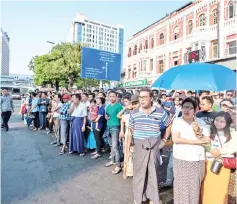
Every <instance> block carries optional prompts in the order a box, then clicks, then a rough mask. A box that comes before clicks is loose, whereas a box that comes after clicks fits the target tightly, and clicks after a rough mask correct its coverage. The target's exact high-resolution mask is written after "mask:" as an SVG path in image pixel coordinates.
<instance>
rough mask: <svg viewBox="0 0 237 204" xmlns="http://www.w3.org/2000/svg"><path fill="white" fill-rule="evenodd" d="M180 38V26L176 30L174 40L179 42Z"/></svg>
mask: <svg viewBox="0 0 237 204" xmlns="http://www.w3.org/2000/svg"><path fill="white" fill-rule="evenodd" d="M178 38H179V26H176V27H175V28H174V39H175V40H177V39H178Z"/></svg>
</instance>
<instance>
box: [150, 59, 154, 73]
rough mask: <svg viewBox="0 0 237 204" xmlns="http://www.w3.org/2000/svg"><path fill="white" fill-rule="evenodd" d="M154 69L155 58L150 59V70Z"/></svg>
mask: <svg viewBox="0 0 237 204" xmlns="http://www.w3.org/2000/svg"><path fill="white" fill-rule="evenodd" d="M152 70H153V59H150V71H152Z"/></svg>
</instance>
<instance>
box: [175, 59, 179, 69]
mask: <svg viewBox="0 0 237 204" xmlns="http://www.w3.org/2000/svg"><path fill="white" fill-rule="evenodd" d="M178 65H179V61H178V59H175V60H174V67H175V66H178Z"/></svg>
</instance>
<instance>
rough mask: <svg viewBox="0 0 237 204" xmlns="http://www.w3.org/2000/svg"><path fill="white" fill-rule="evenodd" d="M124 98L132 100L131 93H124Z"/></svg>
mask: <svg viewBox="0 0 237 204" xmlns="http://www.w3.org/2000/svg"><path fill="white" fill-rule="evenodd" d="M124 99H127V100H129V101H131V95H129V94H126V95H124V96H123V100H124Z"/></svg>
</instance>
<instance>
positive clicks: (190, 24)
mask: <svg viewBox="0 0 237 204" xmlns="http://www.w3.org/2000/svg"><path fill="white" fill-rule="evenodd" d="M192 31H193V22H192V21H191V20H190V21H189V22H188V34H191V33H192Z"/></svg>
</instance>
